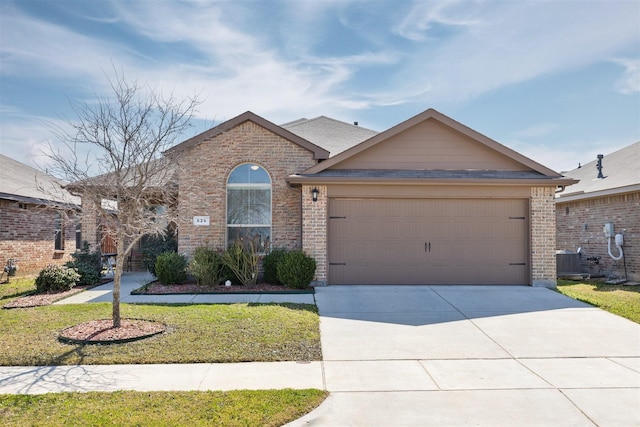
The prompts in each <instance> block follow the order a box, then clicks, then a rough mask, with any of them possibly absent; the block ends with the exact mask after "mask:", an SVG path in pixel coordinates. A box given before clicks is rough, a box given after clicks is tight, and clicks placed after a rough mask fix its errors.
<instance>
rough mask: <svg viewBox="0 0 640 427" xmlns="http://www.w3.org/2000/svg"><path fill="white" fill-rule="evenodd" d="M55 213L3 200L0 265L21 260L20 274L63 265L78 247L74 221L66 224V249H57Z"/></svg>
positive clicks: (1, 207)
mask: <svg viewBox="0 0 640 427" xmlns="http://www.w3.org/2000/svg"><path fill="white" fill-rule="evenodd" d="M56 216H57V214H56V212H55V211H52V210H48V209H44V208H41V207H39V206H36V205H30V204H22V203H17V202H13V201H8V200H0V224H1V226H0V264H1V265H0V268H4V265H5V264H6V262H7V260H8V259H9V258H17V259H18V275H21V276H22V275H35V274H37V273H38V272H39V271H40V270H42V269H43V268H44V267H46V266H47V265H49V264H58V265H61V264H64V263H65V262H67V261H70V260H71V253H73V252H75V250H76V240H75V239H76V236H75V233H76V229H75V224H74V223H73V222H69V223H67V224H65V225H64V226H63V230H64V250H62V251H56V250H55V242H54V231H55V221H56Z"/></svg>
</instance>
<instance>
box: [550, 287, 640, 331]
mask: <svg viewBox="0 0 640 427" xmlns="http://www.w3.org/2000/svg"><path fill="white" fill-rule="evenodd" d="M558 291H559V292H561V293H563V294H564V295H567V296H569V297H571V298H575V299H577V300H580V301H584V302H587V303H589V304H592V305H595V306H596V307H599V308H601V309H603V310H606V311H609V312H611V313H614V314H617V315H619V316H622V317H625V318H627V319H629V320H632V321H634V322H636V323H640V286H620V285H606V284H604V283H580V282H573V281H569V280H558Z"/></svg>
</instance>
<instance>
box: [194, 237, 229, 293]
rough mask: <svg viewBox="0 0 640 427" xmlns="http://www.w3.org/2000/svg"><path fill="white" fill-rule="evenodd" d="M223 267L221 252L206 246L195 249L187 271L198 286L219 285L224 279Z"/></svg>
mask: <svg viewBox="0 0 640 427" xmlns="http://www.w3.org/2000/svg"><path fill="white" fill-rule="evenodd" d="M224 267H225V265H224V262H223V261H222V253H221V251H219V250H216V249H214V248H210V247H207V246H200V247H197V248H196V249H195V250H194V251H193V254H192V259H191V262H190V263H189V271H190V272H191V274H192V275H193V277H195V278H196V280H197V282H198V284H199V285H210V286H216V285H219V284H220V283H221V282H222V281H224V279H225V278H226V277H225V268H224Z"/></svg>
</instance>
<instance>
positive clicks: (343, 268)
mask: <svg viewBox="0 0 640 427" xmlns="http://www.w3.org/2000/svg"><path fill="white" fill-rule="evenodd" d="M329 209H330V219H329V283H330V284H528V273H529V271H528V244H527V235H528V232H527V230H528V219H527V218H528V203H527V200H525V199H331V200H330V208H329Z"/></svg>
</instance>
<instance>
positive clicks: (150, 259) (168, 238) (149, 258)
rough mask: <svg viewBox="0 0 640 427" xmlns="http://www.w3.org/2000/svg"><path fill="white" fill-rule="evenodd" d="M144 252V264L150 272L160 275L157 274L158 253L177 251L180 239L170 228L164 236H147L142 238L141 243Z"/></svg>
mask: <svg viewBox="0 0 640 427" xmlns="http://www.w3.org/2000/svg"><path fill="white" fill-rule="evenodd" d="M140 246H141V247H140V249H141V252H142V266H143V267H144V268H146V269H147V271H149V273H151V274H153V275H154V276H156V277H158V275H157V274H156V261H157V259H158V255H160V254H163V253H165V252H177V251H178V240H177V239H176V235H175V233H174V232H173V231H172V230H171V229H170V228H169V229H167V232H166V234H165V235H164V236H146V237H144V238H143V239H142V243H141V245H140Z"/></svg>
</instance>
